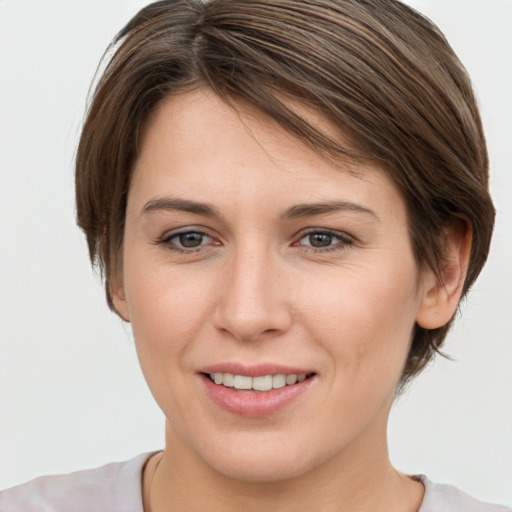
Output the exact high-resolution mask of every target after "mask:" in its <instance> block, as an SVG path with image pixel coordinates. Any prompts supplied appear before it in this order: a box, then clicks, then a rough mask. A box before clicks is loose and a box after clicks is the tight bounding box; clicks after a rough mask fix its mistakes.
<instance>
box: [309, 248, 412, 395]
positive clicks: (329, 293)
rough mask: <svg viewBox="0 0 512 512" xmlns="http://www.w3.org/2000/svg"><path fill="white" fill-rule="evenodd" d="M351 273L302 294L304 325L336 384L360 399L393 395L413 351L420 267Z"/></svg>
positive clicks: (409, 263) (405, 263) (408, 264)
mask: <svg viewBox="0 0 512 512" xmlns="http://www.w3.org/2000/svg"><path fill="white" fill-rule="evenodd" d="M400 263H401V264H399V265H391V264H386V263H385V262H384V261H382V262H381V264H380V265H374V266H373V267H370V266H367V267H364V268H363V267H362V266H361V268H356V267H353V268H350V269H349V270H348V271H347V272H346V275H344V276H343V277H340V278H339V279H337V280H334V279H329V280H325V281H324V282H322V281H317V283H316V284H317V286H315V290H314V291H312V290H311V288H310V287H308V288H307V289H304V290H303V293H302V294H301V296H302V297H303V302H304V304H305V307H304V314H303V318H304V323H305V324H306V325H307V326H308V330H310V331H312V332H314V337H315V338H316V340H317V342H318V343H319V344H321V345H323V347H324V349H325V350H326V352H328V353H329V355H330V358H331V363H332V365H333V366H334V367H335V368H336V372H335V378H336V379H338V380H340V381H341V380H342V381H343V382H344V384H343V385H344V386H347V387H351V388H358V392H359V393H365V392H366V390H370V392H371V390H372V389H373V385H374V384H375V385H379V383H380V385H384V386H389V387H390V389H391V388H393V389H394V385H395V383H396V381H398V379H399V378H400V376H401V373H402V369H403V366H404V365H405V361H406V358H407V354H408V351H409V346H410V341H411V336H412V331H413V328H414V324H415V316H416V309H417V290H416V266H415V264H414V262H413V260H412V257H411V258H404V259H403V261H401V262H400Z"/></svg>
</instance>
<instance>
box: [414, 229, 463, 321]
mask: <svg viewBox="0 0 512 512" xmlns="http://www.w3.org/2000/svg"><path fill="white" fill-rule="evenodd" d="M471 234H472V233H471V226H470V224H469V223H468V222H467V221H465V220H462V219H454V220H453V222H452V223H451V224H450V225H449V226H448V227H447V228H446V230H445V241H444V256H445V257H444V260H443V261H442V262H441V264H440V272H441V275H440V276H438V275H437V274H436V272H434V270H432V269H426V270H425V271H424V272H423V279H422V295H421V303H420V306H419V309H418V314H417V318H416V322H417V324H418V325H419V326H420V327H423V328H424V329H429V330H431V329H437V328H439V327H442V326H443V325H446V324H447V323H448V322H449V321H450V320H451V319H452V317H453V315H454V314H455V312H456V311H457V306H458V304H459V301H460V298H461V295H462V290H463V287H464V282H465V280H466V274H467V269H468V263H469V256H470V251H471Z"/></svg>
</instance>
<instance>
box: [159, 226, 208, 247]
mask: <svg viewBox="0 0 512 512" xmlns="http://www.w3.org/2000/svg"><path fill="white" fill-rule="evenodd" d="M159 243H160V244H162V245H165V246H166V247H168V248H169V249H172V250H175V251H180V252H192V251H194V249H195V250H198V249H201V248H202V247H204V246H206V245H210V244H212V243H214V240H213V239H212V237H210V236H209V235H207V234H206V233H204V232H203V231H197V230H187V231H179V232H177V233H171V234H169V235H166V236H164V237H163V238H162V239H161V240H160V241H159Z"/></svg>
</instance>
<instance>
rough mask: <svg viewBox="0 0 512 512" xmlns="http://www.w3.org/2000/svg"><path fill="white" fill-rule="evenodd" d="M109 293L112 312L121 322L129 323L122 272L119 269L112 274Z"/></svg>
mask: <svg viewBox="0 0 512 512" xmlns="http://www.w3.org/2000/svg"><path fill="white" fill-rule="evenodd" d="M109 293H110V300H111V302H112V306H113V307H114V311H115V312H116V313H117V314H118V316H119V317H121V319H122V320H124V321H125V322H129V321H130V312H129V309H128V303H127V301H126V295H125V292H124V279H123V271H122V270H121V269H119V270H116V271H114V272H113V273H112V276H111V277H110V283H109Z"/></svg>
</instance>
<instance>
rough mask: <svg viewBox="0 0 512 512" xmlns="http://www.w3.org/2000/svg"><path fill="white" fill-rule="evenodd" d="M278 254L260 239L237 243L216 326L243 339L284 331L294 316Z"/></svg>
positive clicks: (216, 313) (218, 308)
mask: <svg viewBox="0 0 512 512" xmlns="http://www.w3.org/2000/svg"><path fill="white" fill-rule="evenodd" d="M277 260H278V255H277V254H274V253H273V251H271V249H270V248H269V247H264V246H263V245H262V244H258V243H245V244H243V245H242V244H241V245H240V246H239V247H237V248H236V249H235V250H234V252H233V255H232V258H231V261H230V264H229V268H228V270H227V272H226V274H227V278H226V280H225V289H224V290H221V299H220V301H219V304H218V306H217V311H216V312H215V323H216V326H217V328H219V329H221V330H223V331H226V332H229V333H230V334H231V335H232V336H233V337H235V338H236V339H239V340H242V341H252V340H255V339H257V338H258V337H260V336H261V335H262V334H263V333H267V334H268V333H274V334H275V333H278V332H284V331H285V330H286V329H287V328H288V327H289V325H290V322H291V317H290V312H289V310H288V307H287V304H286V300H284V296H283V293H282V291H283V285H284V283H283V282H282V281H283V273H282V272H281V271H280V269H279V262H278V261H277Z"/></svg>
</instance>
